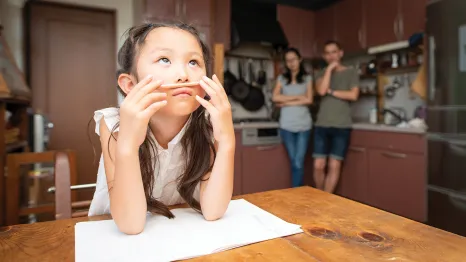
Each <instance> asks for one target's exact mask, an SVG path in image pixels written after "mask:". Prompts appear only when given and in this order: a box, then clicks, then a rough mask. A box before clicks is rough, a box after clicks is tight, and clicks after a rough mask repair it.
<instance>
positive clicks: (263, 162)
mask: <svg viewBox="0 0 466 262" xmlns="http://www.w3.org/2000/svg"><path fill="white" fill-rule="evenodd" d="M241 151H242V153H241V156H242V157H241V158H242V160H241V161H242V193H243V194H250V193H256V192H263V191H269V190H276V189H284V188H289V187H291V167H290V161H289V160H288V155H287V153H286V150H285V147H284V145H283V144H276V145H266V146H243V147H242V149H241Z"/></svg>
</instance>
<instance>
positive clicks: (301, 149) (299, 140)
mask: <svg viewBox="0 0 466 262" xmlns="http://www.w3.org/2000/svg"><path fill="white" fill-rule="evenodd" d="M310 135H311V130H308V131H302V132H290V131H287V130H284V129H280V136H281V139H282V141H283V143H284V144H285V147H286V151H287V152H288V157H289V158H290V163H291V185H292V187H299V186H303V185H304V158H305V157H306V152H307V148H308V146H309V137H310Z"/></svg>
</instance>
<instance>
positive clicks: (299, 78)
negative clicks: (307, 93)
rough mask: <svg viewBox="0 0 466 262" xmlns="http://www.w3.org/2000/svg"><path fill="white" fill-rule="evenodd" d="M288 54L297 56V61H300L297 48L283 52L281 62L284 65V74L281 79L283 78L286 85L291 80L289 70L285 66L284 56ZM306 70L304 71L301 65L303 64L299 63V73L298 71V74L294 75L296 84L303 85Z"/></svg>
mask: <svg viewBox="0 0 466 262" xmlns="http://www.w3.org/2000/svg"><path fill="white" fill-rule="evenodd" d="M290 52H293V53H295V54H296V56H298V58H299V59H301V58H302V57H301V53H299V50H298V49H297V48H294V47H290V48H288V49H286V50H285V52H284V53H283V62H284V63H285V73H283V77H285V79H286V81H287V84H290V83H291V81H292V79H291V71H290V69H289V68H288V67H287V66H286V55H287V54H288V53H290ZM306 74H307V73H306V70H305V69H304V65H303V62H302V61H301V62H299V71H298V74H297V75H296V82H297V83H300V84H301V83H303V82H304V79H303V78H304V76H305V75H306Z"/></svg>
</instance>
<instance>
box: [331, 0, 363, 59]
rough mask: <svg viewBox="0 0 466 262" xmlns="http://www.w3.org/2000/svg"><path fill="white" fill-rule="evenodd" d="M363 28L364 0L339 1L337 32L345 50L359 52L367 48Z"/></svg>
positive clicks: (336, 21) (337, 6)
mask: <svg viewBox="0 0 466 262" xmlns="http://www.w3.org/2000/svg"><path fill="white" fill-rule="evenodd" d="M363 29H364V28H363V0H345V1H340V2H337V4H336V5H335V31H336V32H335V34H336V39H337V40H338V41H339V42H340V43H341V45H342V46H343V49H344V50H345V52H348V53H351V52H357V51H360V50H362V49H363V48H365V43H364V38H363V36H364V31H363Z"/></svg>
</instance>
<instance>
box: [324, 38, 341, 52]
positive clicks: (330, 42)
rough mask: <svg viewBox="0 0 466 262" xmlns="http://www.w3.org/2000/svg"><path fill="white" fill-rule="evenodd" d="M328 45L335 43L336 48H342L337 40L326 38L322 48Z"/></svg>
mask: <svg viewBox="0 0 466 262" xmlns="http://www.w3.org/2000/svg"><path fill="white" fill-rule="evenodd" d="M328 45H336V46H337V47H338V49H340V50H343V48H342V47H341V44H340V43H339V42H337V41H335V40H327V42H325V44H324V49H325V48H326V47H327V46H328Z"/></svg>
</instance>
